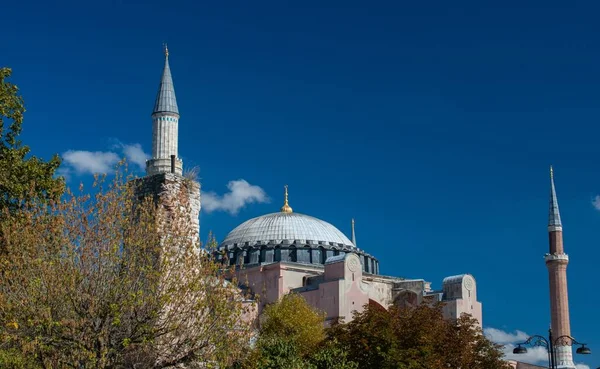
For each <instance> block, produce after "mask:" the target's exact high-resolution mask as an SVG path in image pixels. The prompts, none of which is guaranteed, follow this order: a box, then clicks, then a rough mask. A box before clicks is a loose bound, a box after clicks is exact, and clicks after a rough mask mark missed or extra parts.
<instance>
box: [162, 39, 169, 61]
mask: <svg viewBox="0 0 600 369" xmlns="http://www.w3.org/2000/svg"><path fill="white" fill-rule="evenodd" d="M163 46H164V47H165V58H168V57H169V47H168V46H167V43H166V42H165V43H164V44H163Z"/></svg>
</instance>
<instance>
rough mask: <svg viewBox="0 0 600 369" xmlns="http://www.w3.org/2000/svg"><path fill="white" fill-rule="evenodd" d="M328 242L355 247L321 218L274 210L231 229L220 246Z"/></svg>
mask: <svg viewBox="0 0 600 369" xmlns="http://www.w3.org/2000/svg"><path fill="white" fill-rule="evenodd" d="M296 240H298V241H300V242H301V243H303V244H307V243H309V242H314V243H315V244H317V243H325V244H326V245H329V246H339V247H343V246H345V247H354V245H353V244H352V242H351V241H350V240H349V239H348V237H346V236H345V235H344V234H343V233H342V232H340V230H339V229H337V228H335V227H334V226H333V225H331V224H329V223H327V222H325V221H322V220H320V219H317V218H314V217H311V216H308V215H304V214H299V213H291V212H289V213H286V212H281V213H272V214H267V215H263V216H260V217H257V218H253V219H250V220H248V221H246V222H244V223H242V224H240V225H239V226H237V227H236V228H235V229H234V230H233V231H231V232H230V233H229V234H228V235H227V237H225V240H224V241H223V242H222V243H221V245H220V246H221V247H228V248H229V247H231V246H233V245H235V244H237V245H238V246H245V245H246V243H248V245H250V246H252V245H255V244H257V243H261V244H267V243H269V242H271V241H273V242H274V243H275V244H281V243H284V241H288V242H289V243H293V242H294V241H296Z"/></svg>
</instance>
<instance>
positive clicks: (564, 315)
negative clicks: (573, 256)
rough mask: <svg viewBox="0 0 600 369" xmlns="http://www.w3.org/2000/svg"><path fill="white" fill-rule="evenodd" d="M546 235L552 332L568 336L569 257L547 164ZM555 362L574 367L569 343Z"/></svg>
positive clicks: (561, 347)
mask: <svg viewBox="0 0 600 369" xmlns="http://www.w3.org/2000/svg"><path fill="white" fill-rule="evenodd" d="M548 235H549V241H550V242H549V243H550V252H549V253H548V254H546V256H545V260H546V267H547V268H548V275H549V280H550V315H551V320H552V333H553V335H554V337H555V339H556V338H557V337H560V336H564V335H568V336H570V335H571V323H570V322H569V297H568V292H567V264H569V256H568V255H567V254H565V249H564V246H563V236H562V223H561V221H560V212H559V210H558V199H557V198H556V189H555V187H554V172H553V170H552V167H550V214H549V217H548ZM555 348H556V363H557V367H558V368H560V369H575V364H574V363H573V351H572V350H571V346H566V345H559V346H556V347H555Z"/></svg>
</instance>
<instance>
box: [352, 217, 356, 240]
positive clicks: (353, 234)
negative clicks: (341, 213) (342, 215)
mask: <svg viewBox="0 0 600 369" xmlns="http://www.w3.org/2000/svg"><path fill="white" fill-rule="evenodd" d="M352 243H353V244H354V247H357V246H356V233H355V232H354V218H352Z"/></svg>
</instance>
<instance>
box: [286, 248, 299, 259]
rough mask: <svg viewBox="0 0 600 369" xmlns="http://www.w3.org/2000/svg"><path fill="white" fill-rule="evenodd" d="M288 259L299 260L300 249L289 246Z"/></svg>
mask: <svg viewBox="0 0 600 369" xmlns="http://www.w3.org/2000/svg"><path fill="white" fill-rule="evenodd" d="M286 261H292V262H296V261H298V250H297V249H296V247H294V246H290V247H289V248H288V255H287V260H286Z"/></svg>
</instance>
